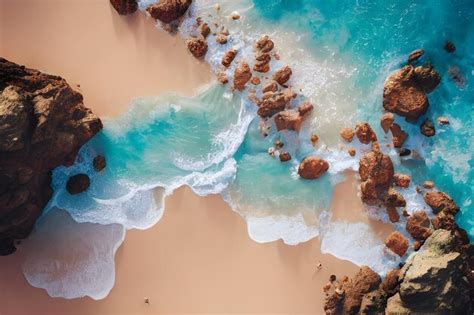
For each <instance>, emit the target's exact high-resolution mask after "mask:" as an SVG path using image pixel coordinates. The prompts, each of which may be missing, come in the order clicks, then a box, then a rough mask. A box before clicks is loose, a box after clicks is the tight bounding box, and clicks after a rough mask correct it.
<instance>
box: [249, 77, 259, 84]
mask: <svg viewBox="0 0 474 315" xmlns="http://www.w3.org/2000/svg"><path fill="white" fill-rule="evenodd" d="M250 83H252V84H253V85H259V84H260V79H259V78H258V77H252V79H250Z"/></svg>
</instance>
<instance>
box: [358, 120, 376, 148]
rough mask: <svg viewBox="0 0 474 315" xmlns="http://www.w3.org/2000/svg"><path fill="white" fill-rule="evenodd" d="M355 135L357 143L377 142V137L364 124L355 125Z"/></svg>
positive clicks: (368, 126)
mask: <svg viewBox="0 0 474 315" xmlns="http://www.w3.org/2000/svg"><path fill="white" fill-rule="evenodd" d="M355 134H356V136H357V138H358V139H359V141H360V142H361V143H363V144H369V143H370V142H372V141H377V135H376V134H375V132H374V131H373V130H372V128H371V127H370V125H369V124H368V123H366V122H364V123H358V124H357V125H356V128H355Z"/></svg>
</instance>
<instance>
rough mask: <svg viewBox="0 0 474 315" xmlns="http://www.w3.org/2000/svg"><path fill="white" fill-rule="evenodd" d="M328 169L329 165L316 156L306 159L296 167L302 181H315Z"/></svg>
mask: <svg viewBox="0 0 474 315" xmlns="http://www.w3.org/2000/svg"><path fill="white" fill-rule="evenodd" d="M328 169H329V163H328V162H326V161H325V160H323V159H321V158H319V157H317V156H309V157H306V158H305V159H304V160H303V161H302V162H301V163H300V166H299V167H298V174H299V175H300V177H302V178H304V179H316V178H319V177H321V176H323V175H324V173H326V172H327V170H328Z"/></svg>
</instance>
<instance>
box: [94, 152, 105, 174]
mask: <svg viewBox="0 0 474 315" xmlns="http://www.w3.org/2000/svg"><path fill="white" fill-rule="evenodd" d="M92 165H93V166H94V170H95V171H96V172H100V171H102V170H103V169H104V168H105V166H106V161H105V157H104V156H103V155H97V156H96V157H95V158H94V160H93V161H92Z"/></svg>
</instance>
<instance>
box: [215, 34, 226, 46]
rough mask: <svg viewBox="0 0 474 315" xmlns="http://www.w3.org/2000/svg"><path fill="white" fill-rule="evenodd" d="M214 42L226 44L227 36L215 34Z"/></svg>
mask: <svg viewBox="0 0 474 315" xmlns="http://www.w3.org/2000/svg"><path fill="white" fill-rule="evenodd" d="M216 43H218V44H221V45H224V44H227V36H226V35H224V34H222V33H219V34H217V36H216Z"/></svg>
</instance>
